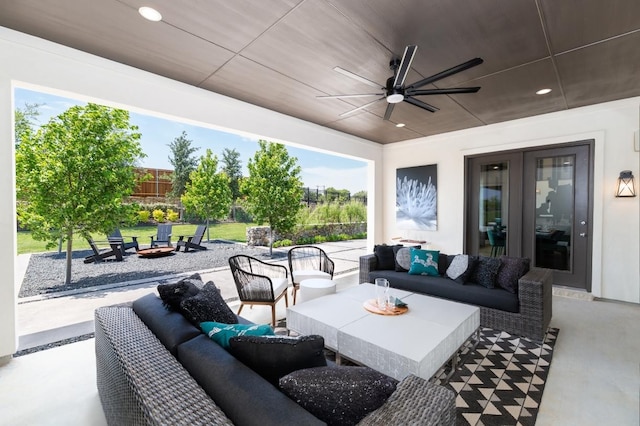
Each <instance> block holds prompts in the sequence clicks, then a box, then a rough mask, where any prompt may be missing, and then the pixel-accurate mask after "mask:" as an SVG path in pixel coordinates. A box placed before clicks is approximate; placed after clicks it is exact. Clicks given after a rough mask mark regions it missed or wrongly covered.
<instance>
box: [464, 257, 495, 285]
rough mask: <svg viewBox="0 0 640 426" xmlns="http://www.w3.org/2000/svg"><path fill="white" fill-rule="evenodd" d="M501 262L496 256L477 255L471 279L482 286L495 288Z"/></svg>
mask: <svg viewBox="0 0 640 426" xmlns="http://www.w3.org/2000/svg"><path fill="white" fill-rule="evenodd" d="M501 266H502V262H501V261H500V259H498V258H497V257H485V256H480V257H478V261H477V263H476V267H475V268H474V272H473V276H472V277H471V281H472V282H474V283H476V284H480V285H481V286H483V287H487V288H495V286H496V278H497V277H498V271H499V270H500V267H501Z"/></svg>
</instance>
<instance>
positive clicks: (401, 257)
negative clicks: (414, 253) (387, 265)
mask: <svg viewBox="0 0 640 426" xmlns="http://www.w3.org/2000/svg"><path fill="white" fill-rule="evenodd" d="M409 250H410V249H409V247H398V246H396V247H394V248H393V253H394V254H395V261H396V265H395V270H396V271H398V272H407V271H408V270H409V268H411V252H410V251H409Z"/></svg>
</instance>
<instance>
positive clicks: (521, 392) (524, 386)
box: [436, 328, 559, 426]
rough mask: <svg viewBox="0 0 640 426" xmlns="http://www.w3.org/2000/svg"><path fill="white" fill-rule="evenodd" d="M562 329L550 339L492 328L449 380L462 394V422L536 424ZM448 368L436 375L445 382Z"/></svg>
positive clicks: (459, 400)
mask: <svg viewBox="0 0 640 426" xmlns="http://www.w3.org/2000/svg"><path fill="white" fill-rule="evenodd" d="M558 332H559V330H558V329H557V328H550V329H549V330H548V331H547V335H546V337H545V340H544V343H543V344H539V343H534V342H532V341H530V340H528V339H524V338H519V337H514V336H511V335H510V334H508V333H504V332H501V331H497V330H492V329H489V328H484V329H482V331H481V334H480V342H479V343H478V345H477V347H476V348H475V350H474V351H472V352H470V353H469V350H470V348H467V349H465V350H464V352H463V355H462V357H463V358H462V359H463V361H462V362H463V363H462V365H461V366H460V367H459V368H458V371H456V372H455V373H454V374H453V376H452V377H451V379H450V380H449V383H448V384H444V386H447V387H449V388H450V389H452V390H453V391H454V392H455V393H456V394H457V398H456V406H457V412H458V418H457V422H456V424H457V425H472V426H481V425H501V426H504V425H517V426H520V425H522V426H528V425H531V426H533V425H534V424H535V422H536V416H537V415H538V409H539V407H540V401H541V400H542V392H543V391H544V386H545V382H546V380H547V375H548V374H549V367H550V365H551V358H552V356H553V348H554V346H555V342H556V339H557V337H558ZM445 376H446V371H442V372H440V373H439V374H437V375H436V377H437V379H436V383H439V384H443V382H444V380H443V379H444V377H445Z"/></svg>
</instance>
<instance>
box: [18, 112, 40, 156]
mask: <svg viewBox="0 0 640 426" xmlns="http://www.w3.org/2000/svg"><path fill="white" fill-rule="evenodd" d="M39 107H40V104H25V106H24V109H20V108H18V109H16V112H15V120H16V121H15V123H16V124H15V126H16V127H15V132H16V134H15V138H16V141H15V146H16V149H17V148H18V145H20V141H21V140H22V138H23V137H29V136H30V135H31V134H32V133H33V132H34V126H35V123H34V121H35V120H36V119H37V118H38V116H39V115H40V111H39V110H38V108H39Z"/></svg>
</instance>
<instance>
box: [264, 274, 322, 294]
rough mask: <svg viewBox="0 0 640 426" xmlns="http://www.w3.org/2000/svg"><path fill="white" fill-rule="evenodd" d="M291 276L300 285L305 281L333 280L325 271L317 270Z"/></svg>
mask: <svg viewBox="0 0 640 426" xmlns="http://www.w3.org/2000/svg"><path fill="white" fill-rule="evenodd" d="M291 276H292V277H293V282H294V283H296V284H300V283H301V282H302V281H304V280H309V279H314V278H323V279H327V280H330V279H331V274H329V273H327V272H324V271H320V270H317V269H311V270H300V271H293V272H292V273H291ZM285 281H286V280H285ZM275 293H276V292H275V291H274V294H275ZM276 296H277V295H276Z"/></svg>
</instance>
